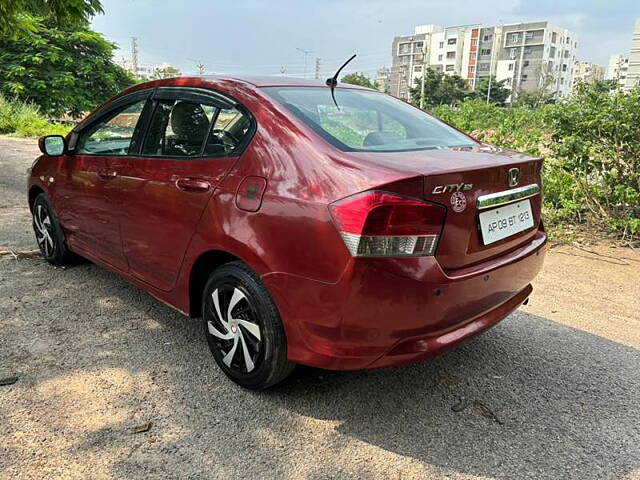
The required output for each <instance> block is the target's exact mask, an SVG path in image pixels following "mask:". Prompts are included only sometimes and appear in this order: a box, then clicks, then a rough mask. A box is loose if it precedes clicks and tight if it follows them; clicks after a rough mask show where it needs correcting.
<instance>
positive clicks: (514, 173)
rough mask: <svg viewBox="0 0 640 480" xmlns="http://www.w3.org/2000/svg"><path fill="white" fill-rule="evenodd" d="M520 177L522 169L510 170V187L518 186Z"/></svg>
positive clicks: (508, 175)
mask: <svg viewBox="0 0 640 480" xmlns="http://www.w3.org/2000/svg"><path fill="white" fill-rule="evenodd" d="M518 177H520V169H519V168H510V169H509V171H508V172H507V182H508V183H509V186H510V187H515V186H516V185H518Z"/></svg>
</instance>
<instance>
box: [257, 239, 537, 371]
mask: <svg viewBox="0 0 640 480" xmlns="http://www.w3.org/2000/svg"><path fill="white" fill-rule="evenodd" d="M546 240H547V238H546V235H545V233H544V232H543V231H538V232H537V233H536V235H535V236H534V238H533V240H532V241H531V242H529V243H527V244H526V245H523V246H521V247H519V248H518V249H516V250H514V251H512V252H510V253H508V254H506V255H503V256H501V257H499V258H496V259H493V260H490V261H487V262H485V263H483V264H480V265H476V266H473V267H467V268H464V269H459V270H456V271H449V272H445V271H443V270H442V269H441V268H440V266H439V264H438V262H437V261H436V259H435V258H434V257H424V258H415V259H394V260H380V259H376V260H365V259H358V260H352V261H351V262H350V263H349V264H348V265H347V267H346V269H345V271H344V272H343V274H342V276H341V278H340V280H339V281H338V282H336V283H333V284H327V283H322V282H317V281H314V280H311V279H307V278H301V277H297V276H293V275H289V274H286V273H270V274H267V275H265V276H264V277H263V281H264V283H265V285H266V286H267V288H268V289H269V291H270V292H271V294H272V296H273V298H274V300H275V302H276V304H277V305H278V308H279V310H280V314H281V316H282V320H283V324H284V326H285V330H286V333H287V340H288V346H289V350H288V356H289V359H290V360H291V361H293V362H297V363H302V364H306V365H312V366H316V367H321V368H328V369H337V370H351V369H363V368H379V367H387V366H393V365H403V364H408V363H413V362H418V361H422V360H425V359H428V358H430V357H433V356H435V355H438V354H440V353H442V352H444V351H446V350H448V349H451V348H453V347H455V346H457V345H459V344H460V343H462V342H464V341H465V340H467V339H469V338H472V337H474V336H476V335H478V334H479V333H481V332H483V331H485V330H487V329H488V328H490V327H492V326H493V325H495V324H497V323H498V322H499V321H500V320H502V319H503V318H505V317H506V316H507V315H508V314H509V313H511V312H512V311H513V310H515V309H516V308H518V306H520V304H522V302H524V301H525V300H526V299H527V297H528V296H529V294H530V293H531V291H532V287H531V281H532V280H533V279H534V278H535V276H536V275H537V274H538V272H539V271H540V268H541V266H542V263H543V260H544V254H545V251H546V249H545V244H546Z"/></svg>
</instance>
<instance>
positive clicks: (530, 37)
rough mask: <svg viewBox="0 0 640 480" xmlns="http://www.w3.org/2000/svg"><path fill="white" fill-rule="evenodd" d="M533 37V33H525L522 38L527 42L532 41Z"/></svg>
mask: <svg viewBox="0 0 640 480" xmlns="http://www.w3.org/2000/svg"><path fill="white" fill-rule="evenodd" d="M533 35H534V34H533V32H527V33H525V36H524V38H525V39H527V40H533Z"/></svg>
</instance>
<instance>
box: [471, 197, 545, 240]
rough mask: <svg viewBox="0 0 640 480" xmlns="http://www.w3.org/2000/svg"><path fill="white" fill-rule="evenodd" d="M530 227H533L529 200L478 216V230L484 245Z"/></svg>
mask: <svg viewBox="0 0 640 480" xmlns="http://www.w3.org/2000/svg"><path fill="white" fill-rule="evenodd" d="M531 227H533V214H532V213H531V202H530V201H529V200H522V201H521V202H517V203H511V204H509V205H503V206H502V207H498V208H494V209H493V210H488V211H486V212H482V213H481V214H480V229H481V230H482V240H483V241H484V244H485V245H489V244H490V243H494V242H497V241H498V240H502V239H503V238H507V237H510V236H511V235H515V234H516V233H519V232H522V231H524V230H527V229H528V228H531Z"/></svg>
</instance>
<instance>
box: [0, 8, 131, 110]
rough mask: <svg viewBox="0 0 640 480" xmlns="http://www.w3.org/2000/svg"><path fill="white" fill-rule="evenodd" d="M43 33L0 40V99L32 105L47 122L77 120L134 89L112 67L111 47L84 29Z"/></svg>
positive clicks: (49, 24) (51, 27)
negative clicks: (52, 118)
mask: <svg viewBox="0 0 640 480" xmlns="http://www.w3.org/2000/svg"><path fill="white" fill-rule="evenodd" d="M42 24H43V26H44V27H45V28H42V29H40V30H37V31H35V32H32V33H31V34H29V35H26V36H24V37H23V38H21V39H16V38H8V37H4V38H3V37H0V78H2V80H3V81H2V83H0V93H1V94H4V95H5V96H6V97H8V98H17V99H18V100H22V101H27V102H32V103H34V104H36V105H38V106H39V107H40V109H41V111H42V112H43V113H44V114H46V115H50V116H58V115H62V114H65V113H69V114H71V115H73V116H78V115H80V113H82V112H84V111H87V110H90V109H93V108H94V107H95V106H96V105H97V104H99V103H100V102H103V101H104V100H106V99H108V98H109V97H110V96H112V95H114V94H116V93H117V92H119V91H120V90H122V89H123V88H125V87H127V86H129V85H132V84H133V83H135V80H134V79H133V78H132V76H131V75H130V74H129V73H127V72H126V71H125V70H124V69H122V68H121V67H119V66H118V65H116V64H114V63H113V61H112V56H113V50H114V49H115V44H113V43H111V42H108V41H107V40H105V38H104V37H103V36H102V35H100V34H99V33H96V32H94V31H92V30H90V29H89V27H88V24H86V23H84V24H74V25H70V26H67V27H56V24H55V21H54V20H52V19H48V20H42Z"/></svg>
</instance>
